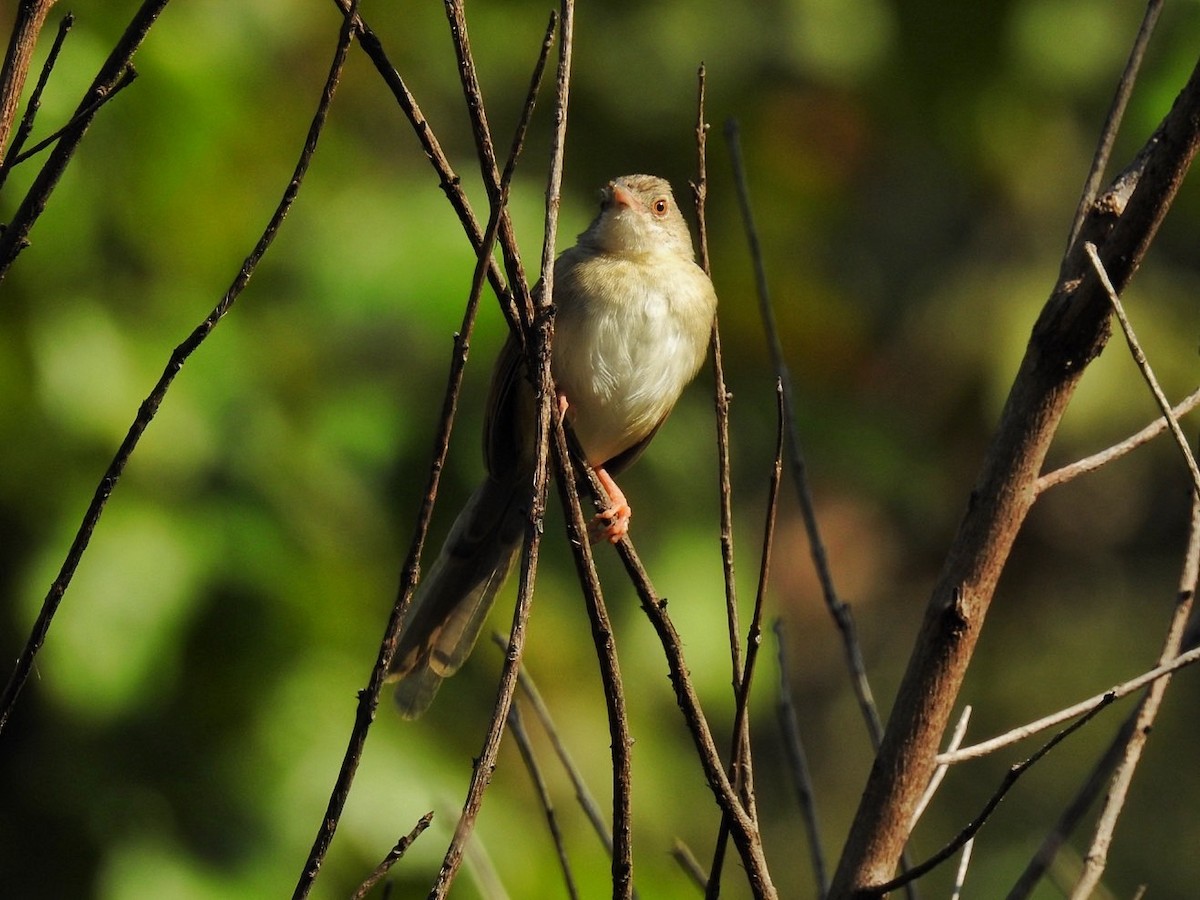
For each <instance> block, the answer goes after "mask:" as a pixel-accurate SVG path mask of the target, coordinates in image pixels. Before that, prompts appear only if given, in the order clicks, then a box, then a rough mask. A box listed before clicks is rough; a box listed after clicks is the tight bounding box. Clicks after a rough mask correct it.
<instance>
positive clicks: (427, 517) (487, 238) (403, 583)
mask: <svg viewBox="0 0 1200 900" xmlns="http://www.w3.org/2000/svg"><path fill="white" fill-rule="evenodd" d="M345 15H346V21H347V22H350V23H351V25H352V27H353V29H354V33H356V34H358V35H360V36H361V35H363V34H364V33H365V26H364V25H363V24H362V21H361V19H359V18H358V15H357V12H356V3H355V4H354V5H352V6H351V7H349V8H347V9H346V11H345ZM376 46H377V45H376ZM379 52H380V53H381V52H382V51H379ZM548 54H549V39H548V38H547V39H546V40H544V41H543V44H542V50H541V53H540V55H539V57H538V62H537V63H536V65H535V67H534V73H535V75H534V83H533V84H532V85H531V87H530V89H529V92H528V95H527V97H526V102H525V106H524V108H523V110H522V114H521V119H520V121H519V122H518V124H517V129H516V133H515V135H514V137H513V144H512V148H511V150H510V151H509V158H508V162H507V164H506V165H505V169H504V173H503V175H502V176H501V188H500V195H499V203H500V204H501V205H503V204H505V203H507V202H508V189H509V185H510V183H511V181H512V176H513V172H514V171H515V168H516V161H517V159H518V158H519V157H520V154H521V149H522V148H523V146H524V142H525V134H526V132H527V130H528V127H529V122H530V119H531V118H532V117H533V107H534V100H535V99H536V96H537V86H538V84H539V78H538V76H539V75H540V73H541V71H542V69H543V67H544V65H545V60H546V57H547V55H548ZM383 58H385V59H386V57H383ZM397 77H398V76H397ZM402 105H403V104H402ZM411 109H412V110H415V109H416V104H415V101H414V102H413V103H412V104H411ZM407 111H408V110H407V109H406V112H407ZM410 119H411V116H410ZM421 121H422V122H423V121H424V120H423V119H422V120H421ZM414 124H415V123H414ZM418 132H419V133H420V134H421V135H422V136H423V140H425V141H427V142H429V143H430V144H431V145H432V146H435V147H436V146H437V139H436V138H435V137H434V136H433V132H432V130H431V129H430V128H429V127H428V123H425V127H424V128H419V129H418ZM468 213H469V210H468ZM500 214H501V208H500V206H493V207H492V210H491V214H490V216H489V219H488V224H487V228H486V230H485V232H484V234H483V236H482V238H481V240H480V243H479V244H478V245H477V247H476V253H477V258H476V265H475V271H474V274H473V277H472V282H471V291H470V294H469V295H468V297H467V303H466V308H465V310H464V312H463V321H462V327H461V328H460V330H459V332H458V334H457V335H456V336H455V341H454V352H453V355H452V357H451V361H450V372H449V375H448V376H447V382H446V390H445V394H444V396H443V400H442V413H441V417H440V419H439V422H438V430H437V435H436V437H435V440H434V453H433V461H432V462H431V464H430V469H429V477H428V479H427V482H426V487H425V494H424V496H423V498H422V501H421V507H420V509H419V511H418V513H417V523H416V527H415V529H414V534H413V539H412V541H411V542H410V544H409V550H408V556H407V558H406V559H405V562H404V566H403V568H402V571H401V576H400V585H399V588H398V591H397V597H396V602H395V603H394V604H393V606H392V611H391V613H390V615H389V618H388V622H387V625H386V626H385V628H384V634H383V639H382V641H381V643H380V646H379V654H378V656H377V657H376V660H375V666H374V668H372V670H371V676H370V679H369V681H368V683H367V686H366V687H365V688H364V689H363V690H362V691H360V692H359V695H358V706H357V708H356V711H355V719H354V727H353V728H352V729H351V732H350V739H349V742H348V744H347V747H346V752H345V754H344V756H343V758H342V765H341V768H340V769H339V770H338V776H337V779H336V781H335V783H334V786H333V790H332V791H331V793H330V796H329V803H328V805H327V807H326V812H325V816H324V817H323V818H322V820H321V825H320V827H319V828H318V830H317V836H316V838H315V839H314V841H313V846H312V850H311V851H310V854H309V858H308V862H307V863H306V865H305V867H304V871H303V872H302V873H301V876H300V880H299V882H298V883H297V885H296V890H295V893H294V895H293V897H294V898H296V900H300V898H303V897H306V896H307V895H308V893H309V892H310V891H311V890H312V885H313V882H314V881H315V879H316V877H317V872H318V871H319V870H320V867H321V863H322V862H323V860H324V859H325V855H326V854H327V853H328V852H329V845H330V843H331V842H332V841H333V835H334V832H335V831H336V830H337V826H338V822H339V821H340V819H341V814H342V809H343V808H344V807H345V803H346V798H347V797H348V796H349V794H350V787H351V785H352V784H353V782H354V777H355V774H356V773H357V771H358V763H359V760H360V759H361V758H362V751H363V747H364V746H365V744H366V740H367V733H368V731H369V730H370V727H371V723H372V722H373V721H374V720H375V711H376V709H377V708H378V706H379V695H380V693H381V692H382V690H383V684H384V680H385V678H386V676H387V671H388V668H389V667H390V665H391V661H392V657H393V656H394V655H395V653H396V645H397V642H398V640H399V636H400V626H401V623H402V622H403V621H404V616H405V614H406V613H407V611H408V606H409V604H410V602H411V600H412V594H413V590H414V589H415V587H416V584H417V581H418V580H419V578H420V564H421V554H422V552H423V550H424V546H425V538H426V536H427V534H428V531H429V523H430V521H431V519H432V517H433V507H434V502H435V501H436V499H437V492H438V486H439V485H440V484H441V474H442V470H443V468H444V465H445V461H446V455H447V453H448V452H449V447H450V436H451V434H452V432H453V428H454V420H455V414H456V412H457V409H458V397H459V392H460V390H461V388H462V378H463V371H464V369H465V367H466V363H467V354H468V351H469V348H470V338H471V332H472V329H473V327H474V322H475V314H476V311H477V310H478V308H479V300H480V297H481V295H482V293H483V280H484V275H485V273H487V275H488V276H489V277H492V278H493V280H494V279H495V278H496V277H497V274H498V273H497V270H496V267H495V264H494V262H493V261H492V247H493V245H494V243H495V241H496V237H497V234H498V232H499V229H500ZM460 219H461V220H462V221H463V223H464V225H466V224H467V222H468V219H467V218H462V217H461V216H460ZM470 221H472V222H473V220H470ZM469 234H470V229H469V228H468V235H469Z"/></svg>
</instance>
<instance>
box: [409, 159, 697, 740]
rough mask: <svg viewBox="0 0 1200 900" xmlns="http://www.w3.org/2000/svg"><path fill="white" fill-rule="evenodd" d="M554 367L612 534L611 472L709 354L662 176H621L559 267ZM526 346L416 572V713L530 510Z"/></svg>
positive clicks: (412, 704)
mask: <svg viewBox="0 0 1200 900" xmlns="http://www.w3.org/2000/svg"><path fill="white" fill-rule="evenodd" d="M552 299H553V302H554V305H555V308H556V313H555V318H554V332H553V338H552V343H551V364H550V365H551V373H552V375H553V377H554V382H555V390H556V392H557V395H558V398H557V399H558V409H559V412H560V414H561V415H563V416H564V418H565V420H566V421H567V422H568V423H569V424H570V426H571V429H572V431H573V432H574V434H575V437H576V439H577V441H578V444H579V447H580V448H581V449H582V453H583V455H584V457H585V458H586V460H587V462H588V464H589V465H591V466H592V467H593V469H594V470H595V472H596V475H597V477H598V479H599V480H600V483H601V484H602V485H603V487H604V489H605V492H606V493H607V494H608V498H609V503H608V504H607V506H606V508H605V509H604V510H603V511H602V512H600V513H598V514H597V517H596V519H595V521H594V522H593V528H592V529H591V535H592V538H593V540H596V539H607V540H609V541H612V542H614V543H615V542H617V541H619V540H620V539H621V538H622V537H623V536H624V535H625V534H626V533H627V532H628V530H629V521H630V517H631V515H632V510H631V509H630V506H629V503H628V501H627V500H626V498H625V495H624V493H623V492H622V491H621V489H620V488H619V487H618V486H617V483H616V481H615V480H614V479H613V476H614V475H616V474H618V473H619V472H621V471H622V470H623V469H625V468H627V467H628V466H629V465H631V464H632V463H633V462H634V460H636V459H637V458H638V456H640V455H641V453H642V451H643V450H645V449H646V446H647V444H649V442H650V440H651V438H653V437H654V435H655V433H656V432H657V431H658V429H659V427H660V426H661V425H662V423H663V422H664V421H665V420H666V418H667V416H668V415H669V414H670V412H671V410H672V408H673V407H674V406H675V403H676V401H677V400H678V399H679V396H680V394H681V393H682V392H683V389H684V388H685V387H686V386H687V385H688V383H689V382H691V380H692V379H693V378H694V377H695V375H696V373H697V372H698V371H699V370H700V367H701V366H702V365H703V363H704V359H705V357H706V355H707V352H708V344H709V339H710V336H711V333H712V328H713V322H714V320H715V316H716V310H717V296H716V292H715V290H714V288H713V284H712V281H711V280H710V279H709V276H708V274H707V273H706V272H705V271H704V269H702V268H701V267H700V266H699V265H698V264H697V263H696V258H695V250H694V248H693V246H692V236H691V232H690V230H689V229H688V225H687V222H686V220H685V219H684V217H683V214H682V212H681V211H680V209H679V207H678V205H677V203H676V201H675V197H674V194H673V193H672V191H671V186H670V184H669V183H668V182H667V181H666V180H665V179H662V178H658V177H656V176H653V175H625V176H622V177H620V178H615V179H613V180H612V181H610V182H609V183H608V184H607V185H606V186H605V187H604V188H603V189H602V191H601V196H600V210H599V212H598V214H597V215H596V217H595V219H594V220H593V221H592V222H591V224H590V225H589V226H588V227H587V229H586V230H585V231H584V232H583V233H581V234H580V235H579V236H578V238H577V241H576V244H575V245H574V246H573V247H571V248H570V249H568V250H566V251H564V252H563V253H562V254H561V255H560V256H559V257H558V259H557V260H555V263H554V280H553V297H552ZM524 366H525V362H524V355H523V353H522V350H521V346H520V343H519V342H518V341H517V340H516V339H515V337H514V336H512V335H510V336H509V338H508V341H507V342H506V343H505V345H504V347H503V348H502V349H501V351H500V354H499V356H498V358H497V360H496V364H495V367H494V368H493V371H492V381H491V388H490V392H489V398H488V407H487V417H486V419H485V425H484V436H483V444H484V462H485V467H486V470H487V475H486V477H485V478H484V479H483V482H482V483H481V484H480V485H479V486H478V487H477V488H476V489H475V491H474V493H473V494H472V495H471V497H470V499H469V500H468V501H467V503H466V505H465V506H464V507H463V509H462V511H461V512H460V513H459V514H458V517H457V518H456V519H455V521H454V524H453V525H452V526H451V528H450V531H449V533H448V535H447V537H446V540H445V543H444V544H443V546H442V548H441V551H440V552H439V554H438V556H437V558H436V560H435V561H434V563H433V565H432V567H431V568H430V569H429V572H428V574H427V575H426V576H425V578H424V579H422V580H421V581H420V583H419V584H418V586H417V589H416V592H415V594H414V596H413V599H412V602H411V604H410V607H409V611H408V613H407V614H406V615H405V619H404V622H403V623H402V624H401V630H400V634H399V638H398V641H397V648H396V652H395V654H394V656H393V658H392V662H391V665H390V667H389V671H388V680H389V681H395V682H397V686H396V691H395V701H396V706H397V708H398V709H399V712H400V714H401V715H402V716H403V717H404V718H409V719H413V718H417V717H419V716H420V715H422V714H423V713H424V712H425V711H426V709H427V708H428V707H429V705H430V704H431V703H432V701H433V698H434V695H435V694H436V693H437V690H438V688H439V687H440V685H441V683H442V680H443V679H445V678H447V677H449V676H450V675H453V674H454V673H455V672H457V671H458V669H459V667H461V666H462V664H463V663H464V662H465V661H466V659H467V657H468V655H469V654H470V652H471V650H472V648H473V647H474V645H475V641H476V639H477V638H478V637H479V632H480V630H481V629H482V627H483V623H484V620H485V619H486V618H487V615H488V612H489V611H490V609H491V607H492V603H493V601H494V599H495V596H496V593H497V592H498V591H499V590H500V588H501V586H502V585H503V584H504V581H505V579H506V578H507V576H508V574H509V571H510V570H511V569H512V567H513V563H514V562H515V560H516V558H517V556H518V555H519V551H520V548H521V544H522V540H523V538H524V535H525V526H526V524H527V523H528V519H529V502H530V496H531V494H532V479H533V469H534V451H535V448H534V446H533V442H534V439H533V435H534V426H535V408H534V399H533V393H532V388H531V387H530V385H529V382H528V380H527V379H526V377H525V374H524V372H525V369H524Z"/></svg>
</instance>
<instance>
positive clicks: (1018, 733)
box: [936, 647, 1200, 765]
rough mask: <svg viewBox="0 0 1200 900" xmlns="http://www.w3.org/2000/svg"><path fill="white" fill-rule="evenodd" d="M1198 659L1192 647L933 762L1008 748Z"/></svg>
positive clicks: (1199, 653)
mask: <svg viewBox="0 0 1200 900" xmlns="http://www.w3.org/2000/svg"><path fill="white" fill-rule="evenodd" d="M1197 661H1200V647H1196V648H1193V649H1191V650H1189V651H1187V652H1186V653H1181V654H1180V655H1179V656H1176V657H1175V658H1174V659H1172V660H1170V661H1169V662H1165V663H1162V664H1161V665H1158V666H1155V667H1154V668H1153V669H1151V670H1150V671H1148V672H1143V673H1142V674H1141V675H1139V676H1137V677H1136V678H1131V679H1130V680H1129V681H1125V682H1122V683H1121V684H1118V685H1115V686H1114V687H1111V688H1109V689H1108V690H1107V691H1105V692H1104V693H1102V694H1095V695H1093V696H1091V697H1089V698H1088V699H1086V700H1083V701H1081V702H1079V703H1076V704H1073V705H1072V706H1068V707H1067V708H1066V709H1060V710H1059V711H1058V712H1055V713H1051V714H1050V715H1048V716H1044V717H1043V718H1041V719H1038V720H1037V721H1036V722H1030V723H1029V724H1027V725H1022V726H1021V727H1020V728H1014V729H1012V730H1011V731H1006V732H1005V733H1004V734H1001V735H997V736H996V737H994V738H991V739H990V740H986V741H981V742H980V743H978V744H972V745H971V746H969V747H963V748H962V749H960V750H953V751H950V752H947V753H940V754H938V756H937V757H936V762H937V764H938V765H954V764H956V763H960V762H965V761H966V760H968V759H977V758H979V757H981V756H987V755H988V754H989V753H995V752H996V751H997V750H1000V749H1002V748H1004V747H1007V746H1009V745H1010V744H1015V743H1017V742H1018V741H1023V740H1025V739H1026V738H1028V737H1032V736H1033V735H1035V734H1037V733H1038V732H1039V731H1045V730H1046V729H1047V728H1053V727H1054V726H1055V725H1060V724H1062V723H1063V722H1066V721H1067V720H1069V719H1073V718H1075V717H1076V716H1081V715H1089V714H1091V713H1092V712H1094V711H1095V710H1098V709H1100V708H1103V707H1105V706H1108V705H1109V704H1110V703H1112V702H1114V701H1116V700H1120V699H1121V698H1122V697H1127V696H1129V695H1130V694H1132V693H1133V692H1134V691H1138V690H1141V689H1142V688H1144V687H1145V686H1146V685H1148V684H1151V683H1153V682H1155V681H1157V680H1158V679H1160V678H1163V677H1165V676H1167V675H1170V674H1171V673H1172V672H1175V671H1176V670H1178V669H1182V668H1184V667H1185V666H1190V665H1191V664H1192V663H1194V662H1197Z"/></svg>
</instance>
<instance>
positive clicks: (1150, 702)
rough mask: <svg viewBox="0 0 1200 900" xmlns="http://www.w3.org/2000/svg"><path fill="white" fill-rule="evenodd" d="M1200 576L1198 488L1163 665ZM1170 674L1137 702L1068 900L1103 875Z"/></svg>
mask: <svg viewBox="0 0 1200 900" xmlns="http://www.w3.org/2000/svg"><path fill="white" fill-rule="evenodd" d="M1198 574H1200V491H1197V492H1196V493H1194V494H1193V495H1192V516H1191V525H1190V533H1189V536H1188V545H1187V553H1186V554H1185V555H1184V562H1183V569H1182V571H1181V572H1180V575H1179V590H1178V591H1177V592H1176V595H1175V597H1176V601H1175V610H1174V613H1173V615H1172V616H1171V625H1170V627H1169V628H1168V629H1167V636H1166V639H1165V640H1164V641H1163V648H1162V651H1161V653H1160V654H1159V657H1158V659H1159V662H1160V663H1164V662H1168V661H1170V660H1172V659H1174V658H1175V657H1176V656H1177V655H1178V654H1179V648H1180V646H1181V645H1182V643H1183V635H1184V631H1185V630H1186V628H1187V623H1188V618H1189V617H1190V616H1191V612H1192V602H1193V599H1194V598H1195V596H1196V580H1197V575H1198ZM1170 681H1171V679H1170V678H1169V677H1165V678H1161V679H1159V680H1158V681H1156V682H1154V684H1152V685H1151V686H1150V689H1149V690H1147V691H1146V694H1145V696H1144V697H1143V698H1142V700H1141V702H1140V703H1139V704H1138V709H1137V714H1136V718H1135V720H1134V726H1133V729H1132V730H1131V731H1130V732H1129V736H1128V738H1127V739H1126V742H1125V753H1124V757H1123V758H1122V760H1121V761H1120V763H1119V764H1118V765H1117V770H1116V772H1115V773H1114V775H1113V779H1112V783H1111V784H1110V785H1109V788H1108V793H1107V794H1106V795H1105V801H1104V808H1103V809H1102V810H1101V813H1100V818H1099V820H1098V821H1097V822H1096V829H1095V833H1094V835H1093V837H1092V843H1091V846H1090V847H1089V848H1088V852H1087V854H1086V856H1085V857H1084V866H1083V874H1082V875H1081V876H1080V879H1079V882H1078V883H1077V884H1076V885H1075V890H1074V891H1073V892H1072V893H1071V900H1087V898H1088V897H1090V896H1092V891H1093V890H1095V888H1096V885H1097V884H1099V883H1100V877H1101V876H1102V875H1103V874H1104V866H1105V863H1106V861H1107V859H1108V848H1109V846H1110V845H1111V844H1112V837H1113V832H1114V831H1115V830H1116V827H1117V819H1118V818H1119V817H1120V815H1121V810H1122V809H1123V808H1124V806H1125V798H1126V796H1127V795H1128V793H1129V785H1130V784H1131V783H1132V781H1133V775H1134V772H1135V771H1136V770H1137V767H1138V763H1139V762H1140V761H1141V757H1142V752H1143V750H1144V749H1145V746H1146V741H1147V739H1148V738H1149V736H1150V729H1151V728H1152V727H1153V726H1154V720H1155V719H1156V718H1157V717H1158V710H1159V707H1160V706H1161V705H1162V699H1163V695H1164V694H1165V693H1166V691H1167V686H1168V685H1169V684H1170Z"/></svg>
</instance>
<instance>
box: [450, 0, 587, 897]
mask: <svg viewBox="0 0 1200 900" xmlns="http://www.w3.org/2000/svg"><path fill="white" fill-rule="evenodd" d="M564 6H565V9H564V11H563V13H562V14H561V15H560V19H559V41H558V45H559V65H558V73H557V79H556V83H557V93H556V96H555V109H554V115H555V118H556V121H557V122H558V123H559V128H558V130H556V133H555V139H554V141H553V145H554V146H553V150H552V156H553V157H554V159H553V160H552V162H551V176H550V186H549V188H548V197H547V211H546V244H547V246H548V247H549V252H550V253H551V254H552V253H553V248H554V236H555V234H556V232H557V225H558V204H557V198H558V189H559V184H560V182H561V174H562V159H561V156H562V146H563V144H562V130H563V128H565V125H566V92H567V89H568V86H569V72H570V67H569V60H570V43H571V26H572V16H571V6H570V3H569V2H567V3H565V4H564ZM452 32H453V36H454V37H455V44H456V53H458V54H459V57H460V58H465V59H467V60H468V61H469V59H470V55H469V53H468V52H466V51H465V50H464V49H463V48H460V47H458V42H459V40H460V36H461V40H463V41H465V40H466V39H467V38H466V31H465V27H464V29H463V30H462V31H461V32H460V31H458V30H457V29H453V28H452ZM469 102H470V98H469V96H468V103H469ZM551 200H553V202H551ZM514 249H515V248H514ZM551 261H553V256H551ZM546 275H547V273H546V272H545V271H543V280H544V281H547V282H548V279H547V278H546ZM550 289H551V288H550V287H547V289H546V296H545V297H544V302H543V305H542V306H541V307H540V308H539V309H538V310H537V316H536V319H535V320H534V329H533V332H532V334H531V335H529V337H530V338H531V342H530V343H529V345H528V346H529V348H530V349H531V350H532V351H533V352H532V353H531V354H530V355H529V362H530V371H531V372H534V373H535V374H536V379H535V397H536V403H537V410H538V414H537V424H536V431H535V442H534V446H535V448H536V450H535V459H534V476H533V485H532V496H531V498H530V506H529V521H528V523H527V525H526V530H525V543H524V548H523V550H522V554H521V572H520V580H519V582H518V586H517V603H516V608H515V609H514V611H513V624H512V630H511V632H510V634H509V645H508V652H507V654H506V655H505V659H504V666H503V667H502V668H501V671H500V683H499V686H498V688H497V696H496V706H495V709H494V711H493V713H492V718H491V722H490V723H489V725H488V730H487V734H486V736H485V737H484V742H483V748H482V750H481V752H480V754H479V756H478V757H477V758H476V760H475V764H474V767H473V769H472V773H471V783H470V786H469V788H468V790H467V797H466V800H465V801H464V803H463V810H462V813H461V815H460V816H459V819H458V824H457V826H456V827H455V829H454V837H453V838H452V839H451V841H450V845H449V847H447V849H446V855H445V857H444V858H443V860H442V867H441V869H440V870H439V872H438V876H437V879H436V880H435V882H434V885H433V888H432V889H431V891H430V894H429V896H430V898H431V900H433V898H442V897H445V896H446V894H447V893H448V892H449V890H450V886H451V884H452V883H453V882H454V877H455V875H456V874H457V872H458V869H459V866H460V865H461V864H462V857H463V850H464V847H465V846H466V842H467V839H468V838H469V837H470V835H471V833H472V831H473V830H474V827H475V820H476V818H477V817H478V815H479V810H480V808H481V807H482V804H483V796H484V793H485V791H486V790H487V786H488V784H490V782H491V777H492V771H493V770H494V768H495V764H496V758H497V755H498V753H499V749H500V739H501V737H502V735H503V733H504V723H505V720H506V718H507V713H508V708H509V706H510V705H511V704H512V695H513V691H514V690H515V689H516V683H517V672H518V671H519V667H520V663H521V655H522V653H523V651H524V647H525V631H526V626H527V622H528V619H529V610H530V606H531V605H532V601H533V584H534V579H535V576H536V572H537V561H538V552H539V549H540V545H541V536H542V532H543V517H544V515H545V509H546V493H547V488H548V485H549V481H548V479H549V463H550V432H551V419H552V408H553V406H554V384H553V378H552V377H551V374H550V343H551V339H552V337H553V332H554V317H553V307H552V306H551V305H550V297H549V291H550ZM534 363H536V366H535V365H534Z"/></svg>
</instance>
